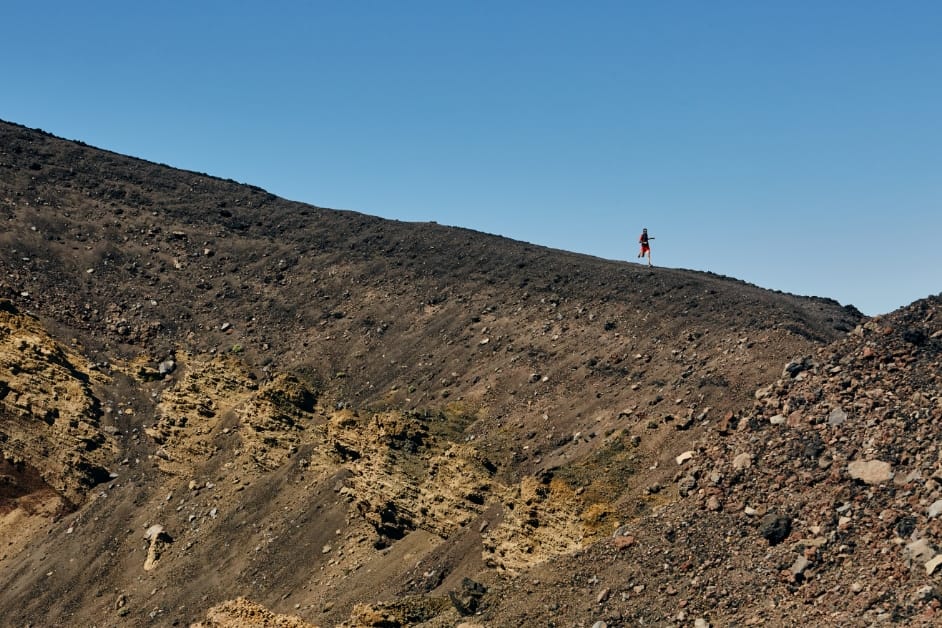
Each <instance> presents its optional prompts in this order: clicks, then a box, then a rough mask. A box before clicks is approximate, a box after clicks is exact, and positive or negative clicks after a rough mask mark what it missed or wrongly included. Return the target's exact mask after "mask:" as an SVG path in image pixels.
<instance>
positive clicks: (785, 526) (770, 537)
mask: <svg viewBox="0 0 942 628" xmlns="http://www.w3.org/2000/svg"><path fill="white" fill-rule="evenodd" d="M791 531H792V518H791V517H789V516H788V515H777V514H775V513H769V514H767V515H766V516H764V517H762V521H761V522H759V534H761V535H762V536H763V537H764V538H765V540H767V541H768V542H769V545H778V544H779V543H781V542H782V541H784V540H785V539H786V538H788V535H789V534H791Z"/></svg>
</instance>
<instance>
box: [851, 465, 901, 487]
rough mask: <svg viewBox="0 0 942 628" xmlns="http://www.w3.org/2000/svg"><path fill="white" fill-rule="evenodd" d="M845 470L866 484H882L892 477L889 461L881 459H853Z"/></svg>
mask: <svg viewBox="0 0 942 628" xmlns="http://www.w3.org/2000/svg"><path fill="white" fill-rule="evenodd" d="M847 472H848V473H849V474H850V477H852V478H853V479H855V480H861V481H863V482H866V483H867V484H882V483H884V482H888V481H890V480H892V479H893V470H892V467H891V466H890V463H889V462H883V461H882V460H855V461H853V462H851V463H850V464H848V465H847Z"/></svg>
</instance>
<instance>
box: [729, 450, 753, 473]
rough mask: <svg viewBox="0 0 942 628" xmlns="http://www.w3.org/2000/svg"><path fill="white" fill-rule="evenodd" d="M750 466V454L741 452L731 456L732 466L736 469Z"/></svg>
mask: <svg viewBox="0 0 942 628" xmlns="http://www.w3.org/2000/svg"><path fill="white" fill-rule="evenodd" d="M751 466H752V454H750V453H742V454H739V455H738V456H736V457H735V458H733V468H734V469H736V470H737V471H742V470H743V469H748V468H749V467H751Z"/></svg>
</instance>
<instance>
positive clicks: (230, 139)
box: [0, 0, 942, 314]
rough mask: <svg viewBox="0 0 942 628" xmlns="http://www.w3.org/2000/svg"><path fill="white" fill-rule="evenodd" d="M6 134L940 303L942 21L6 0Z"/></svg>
mask: <svg viewBox="0 0 942 628" xmlns="http://www.w3.org/2000/svg"><path fill="white" fill-rule="evenodd" d="M0 15H2V20H3V24H4V27H5V28H4V29H3V31H4V34H3V37H0V55H2V57H0V58H2V59H3V71H2V75H0V77H2V78H0V118H2V119H4V120H8V121H10V122H16V123H18V124H23V125H26V126H29V127H35V128H42V129H44V130H46V131H49V132H51V133H54V134H56V135H59V136H62V137H66V138H69V139H79V140H82V141H84V142H87V143H88V144H92V145H94V146H99V147H102V148H106V149H109V150H113V151H116V152H120V153H125V154H129V155H133V156H137V157H142V158H144V159H148V160H151V161H157V162H162V163H166V164H169V165H172V166H175V167H180V168H185V169H189V170H196V171H199V172H207V173H209V174H213V175H216V176H220V177H224V178H232V179H236V180H238V181H242V182H245V183H251V184H254V185H258V186H260V187H263V188H265V189H267V190H269V191H271V192H272V193H275V194H278V195H279V196H284V197H287V198H290V199H294V200H299V201H304V202H308V203H312V204H315V205H320V206H324V207H333V208H338V209H352V210H356V211H361V212H365V213H368V214H373V215H377V216H382V217H385V218H393V219H398V220H408V221H425V220H433V221H436V222H438V223H441V224H446V225H457V226H461V227H468V228H471V229H476V230H479V231H484V232H487V233H494V234H499V235H504V236H508V237H512V238H515V239H519V240H525V241H528V242H533V243H536V244H542V245H547V246H551V247H555V248H560V249H566V250H570V251H578V252H583V253H588V254H591V255H596V256H599V257H604V258H609V259H619V260H628V261H630V262H632V263H635V262H637V259H636V258H635V255H636V253H637V250H636V249H637V244H636V243H637V239H638V235H639V233H640V231H641V228H642V227H647V228H648V230H649V232H650V234H651V235H652V236H654V237H655V240H654V242H652V250H653V261H654V263H655V265H664V266H670V267H678V268H690V269H696V270H707V271H712V272H715V273H718V274H722V275H729V276H732V277H736V278H739V279H744V280H746V281H749V282H751V283H755V284H758V285H760V286H763V287H766V288H771V289H776V290H783V291H786V292H793V293H796V294H804V295H817V296H825V297H831V298H834V299H836V300H838V301H840V302H841V303H843V304H848V303H850V304H853V305H855V306H857V307H858V308H860V309H861V310H862V311H863V312H864V313H866V314H879V313H885V312H889V311H891V310H894V309H896V308H897V307H900V306H902V305H906V304H908V303H910V302H911V301H913V300H915V299H918V298H921V297H925V296H928V295H930V294H937V293H939V292H942V2H938V1H937V0H931V1H921V0H907V1H905V2H889V1H885V0H881V1H871V0H843V1H842V0H828V1H822V0H814V1H806V0H787V1H786V0H782V1H776V2H772V1H770V2H756V1H753V0H742V1H738V2H733V1H723V0H711V1H709V2H705V1H702V0H696V1H694V0H691V1H683V0H665V1H663V2H661V1H658V2H641V1H637V2H632V1H628V0H621V1H587V2H574V1H569V2H557V1H553V0H540V1H535V0H534V1H524V0H467V1H465V2H461V1H458V0H455V1H451V0H396V1H391V0H390V1H379V0H372V1H370V0H363V1H357V0H336V1H331V2H317V1H308V2H303V1H296V2H287V1H278V0H274V1H266V2H261V1H258V2H248V1H242V0H226V1H211V0H199V1H186V2H182V1H164V2H128V1H127V0H123V1H122V2H114V1H95V0H90V1H89V2H75V1H73V0H70V1H68V2H66V1H43V0H30V1H29V2H25V1H18V0H6V1H5V2H4V3H3V6H2V11H0Z"/></svg>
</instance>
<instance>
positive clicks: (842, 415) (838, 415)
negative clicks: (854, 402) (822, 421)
mask: <svg viewBox="0 0 942 628" xmlns="http://www.w3.org/2000/svg"><path fill="white" fill-rule="evenodd" d="M846 420H847V413H846V412H844V411H843V410H841V409H840V408H834V409H833V410H831V414H829V415H828V425H830V426H831V427H837V426H838V425H843V424H844V422H845V421H846Z"/></svg>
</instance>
